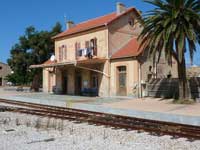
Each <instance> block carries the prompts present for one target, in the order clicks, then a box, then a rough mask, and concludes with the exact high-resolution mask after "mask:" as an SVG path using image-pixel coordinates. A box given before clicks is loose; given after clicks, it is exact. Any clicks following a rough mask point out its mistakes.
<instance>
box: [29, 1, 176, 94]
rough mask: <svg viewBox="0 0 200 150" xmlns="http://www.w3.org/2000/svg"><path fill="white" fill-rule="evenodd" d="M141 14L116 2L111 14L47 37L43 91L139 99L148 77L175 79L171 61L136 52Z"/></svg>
mask: <svg viewBox="0 0 200 150" xmlns="http://www.w3.org/2000/svg"><path fill="white" fill-rule="evenodd" d="M140 18H141V13H140V11H138V10H137V9H136V8H134V7H131V8H127V7H126V6H125V5H124V4H122V3H117V5H116V11H115V12H113V13H110V14H106V15H104V16H101V17H97V18H93V19H90V20H87V21H85V22H82V23H79V24H74V23H73V21H68V22H67V23H66V25H67V30H66V31H64V32H62V33H60V34H58V35H56V36H55V37H52V39H53V40H54V41H55V56H52V57H51V59H49V60H47V61H46V62H44V63H43V64H39V65H32V66H30V68H40V67H42V68H43V91H44V92H55V93H58V94H69V95H93V96H136V97H138V96H140V95H141V94H142V89H143V88H145V83H146V82H147V81H148V80H149V78H152V77H166V76H167V75H168V74H169V73H170V74H171V76H172V77H177V72H176V63H175V61H173V63H172V66H168V64H167V63H166V62H165V59H164V58H162V57H161V61H160V63H159V64H156V65H155V64H153V63H152V61H151V60H149V59H147V53H146V52H144V51H142V50H141V49H139V45H140V44H139V41H138V36H139V34H140V32H141V30H142V25H141V24H140Z"/></svg>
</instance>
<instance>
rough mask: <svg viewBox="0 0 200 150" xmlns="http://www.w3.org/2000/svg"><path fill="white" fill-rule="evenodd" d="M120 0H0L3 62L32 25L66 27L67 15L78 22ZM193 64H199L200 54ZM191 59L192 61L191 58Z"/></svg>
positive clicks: (131, 1)
mask: <svg viewBox="0 0 200 150" xmlns="http://www.w3.org/2000/svg"><path fill="white" fill-rule="evenodd" d="M116 2H118V0H1V1H0V19H1V22H0V61H2V62H6V61H7V59H8V58H9V55H10V52H9V51H10V49H11V47H12V46H13V45H14V44H15V43H17V42H18V37H19V36H20V35H23V34H24V30H25V28H26V27H28V26H30V25H33V26H35V27H36V29H38V30H49V29H51V27H52V26H53V25H54V24H55V23H56V22H57V21H59V22H60V23H62V25H63V27H65V23H64V15H66V16H67V19H68V20H73V21H74V22H75V23H78V22H81V21H85V20H87V19H90V18H94V17H98V16H102V15H105V14H107V13H110V12H113V11H115V4H116ZM120 2H122V3H124V4H125V5H126V6H128V7H130V6H134V7H136V8H137V9H139V10H142V11H143V12H145V11H148V10H150V9H152V6H151V5H149V4H146V3H144V2H143V1H142V0H120ZM199 49H200V48H199V47H198V50H197V51H198V53H197V54H196V56H195V59H194V63H195V64H198V65H200V61H199V60H198V56H200V54H199ZM188 62H189V61H188Z"/></svg>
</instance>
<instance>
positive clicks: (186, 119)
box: [0, 91, 200, 126]
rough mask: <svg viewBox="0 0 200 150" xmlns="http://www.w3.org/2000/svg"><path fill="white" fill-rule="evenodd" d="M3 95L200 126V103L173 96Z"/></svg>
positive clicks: (21, 93) (11, 97) (23, 99)
mask: <svg viewBox="0 0 200 150" xmlns="http://www.w3.org/2000/svg"><path fill="white" fill-rule="evenodd" d="M0 98H3V99H9V100H17V101H26V102H33V103H40V104H48V105H53V106H61V107H68V108H76V109H83V110H90V111H98V112H104V113H112V114H117V115H124V116H132V117H138V118H145V119H152V120H161V121H167V122H175V123H182V124H189V125H197V126H200V104H199V103H197V104H192V105H181V104H172V103H171V100H168V101H166V100H165V101H162V100H161V99H150V98H149V99H133V98H130V97H129V98H128V97H112V98H111V97H110V98H101V97H81V96H67V95H53V94H44V93H27V92H12V91H10V94H9V92H2V91H1V92H0Z"/></svg>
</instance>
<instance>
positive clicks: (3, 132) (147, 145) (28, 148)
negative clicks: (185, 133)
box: [0, 112, 200, 150]
mask: <svg viewBox="0 0 200 150" xmlns="http://www.w3.org/2000/svg"><path fill="white" fill-rule="evenodd" d="M58 149H59V150H200V140H195V141H189V140H188V139H185V138H177V139H175V138H172V137H171V136H153V135H150V134H149V133H146V132H142V133H138V132H137V131H125V130H122V129H112V128H105V127H104V126H95V125H88V124H87V123H78V122H70V121H62V120H59V119H53V118H41V117H38V116H31V115H25V114H18V113H10V112H0V150H58Z"/></svg>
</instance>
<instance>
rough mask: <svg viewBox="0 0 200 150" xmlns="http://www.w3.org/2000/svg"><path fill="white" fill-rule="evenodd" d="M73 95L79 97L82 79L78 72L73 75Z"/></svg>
mask: <svg viewBox="0 0 200 150" xmlns="http://www.w3.org/2000/svg"><path fill="white" fill-rule="evenodd" d="M75 74H76V76H75V95H81V89H82V77H81V73H80V72H76V73H75Z"/></svg>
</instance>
